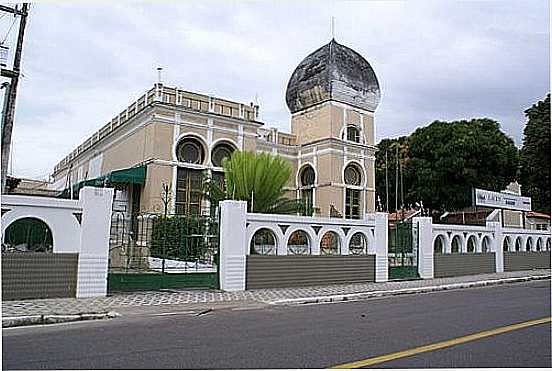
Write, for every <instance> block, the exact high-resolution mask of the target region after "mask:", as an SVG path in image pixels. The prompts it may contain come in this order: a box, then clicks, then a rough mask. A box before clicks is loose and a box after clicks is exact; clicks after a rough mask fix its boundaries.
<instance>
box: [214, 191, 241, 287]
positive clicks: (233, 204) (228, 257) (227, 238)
mask: <svg viewBox="0 0 552 371" xmlns="http://www.w3.org/2000/svg"><path fill="white" fill-rule="evenodd" d="M246 215H247V202H245V201H231V200H227V201H222V202H220V232H219V239H220V263H219V270H220V288H221V289H222V290H224V291H244V290H245V262H246V255H247V241H246Z"/></svg>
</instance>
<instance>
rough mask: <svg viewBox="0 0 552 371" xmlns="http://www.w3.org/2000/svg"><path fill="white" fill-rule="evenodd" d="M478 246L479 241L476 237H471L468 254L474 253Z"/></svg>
mask: <svg viewBox="0 0 552 371" xmlns="http://www.w3.org/2000/svg"><path fill="white" fill-rule="evenodd" d="M476 244H477V240H476V239H475V236H470V238H468V252H470V253H474V252H475V245H476Z"/></svg>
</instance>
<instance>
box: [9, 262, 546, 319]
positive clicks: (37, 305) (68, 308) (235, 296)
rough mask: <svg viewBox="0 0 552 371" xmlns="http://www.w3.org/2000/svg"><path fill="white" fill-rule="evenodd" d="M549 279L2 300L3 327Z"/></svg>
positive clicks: (497, 276) (508, 276)
mask: <svg viewBox="0 0 552 371" xmlns="http://www.w3.org/2000/svg"><path fill="white" fill-rule="evenodd" d="M547 278H550V269H544V270H531V271H518V272H504V273H493V274H482V275H476V276H463V277H452V278H435V279H429V280H414V281H392V282H385V283H358V284H343V285H326V286H312V287H298V288H278V289H257V290H247V291H244V292H222V291H216V290H170V291H169V290H167V291H146V292H133V293H120V294H114V295H111V296H108V297H105V298H91V299H72V298H68V299H41V300H24V301H3V302H2V326H3V327H8V326H10V323H13V318H27V317H33V318H35V321H38V322H36V323H45V322H48V321H45V318H46V319H48V318H54V320H55V322H60V321H62V320H61V319H62V318H63V316H66V317H67V318H73V320H79V317H78V316H80V319H92V318H99V317H101V316H103V317H104V318H108V317H110V316H114V315H115V312H117V311H125V309H127V310H128V309H131V308H136V309H138V307H149V308H148V309H154V310H155V307H160V306H166V307H171V308H172V307H174V306H180V307H185V306H189V307H196V308H197V307H198V305H200V306H201V305H205V306H212V305H217V306H220V305H222V306H223V307H224V306H225V305H226V306H229V305H233V306H239V305H240V303H242V304H243V305H251V303H259V304H265V305H270V304H273V305H274V304H301V303H316V302H331V301H345V300H362V299H366V298H370V297H374V296H387V295H400V294H413V293H420V292H429V291H438V290H450V289H458V288H466V287H475V286H487V285H494V284H503V283H512V282H521V281H526V280H532V279H547ZM161 310H162V309H160V311H161ZM149 312H151V310H149ZM108 313H109V315H108ZM83 315H84V316H83ZM87 316H88V317H90V318H88V317H87ZM36 318H38V319H36ZM10 319H12V322H10ZM40 320H42V322H40ZM19 321H20V322H21V321H23V320H19ZM12 325H13V324H12Z"/></svg>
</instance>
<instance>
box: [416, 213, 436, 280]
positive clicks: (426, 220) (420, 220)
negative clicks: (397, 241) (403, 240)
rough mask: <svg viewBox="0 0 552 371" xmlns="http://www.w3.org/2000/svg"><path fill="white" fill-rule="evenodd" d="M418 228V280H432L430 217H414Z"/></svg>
mask: <svg viewBox="0 0 552 371" xmlns="http://www.w3.org/2000/svg"><path fill="white" fill-rule="evenodd" d="M412 222H413V223H414V225H416V226H417V228H418V274H419V275H420V278H424V279H427V278H433V241H432V237H433V233H432V232H433V231H432V220H431V217H427V216H425V217H415V218H413V220H412Z"/></svg>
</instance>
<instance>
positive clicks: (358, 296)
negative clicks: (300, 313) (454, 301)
mask: <svg viewBox="0 0 552 371" xmlns="http://www.w3.org/2000/svg"><path fill="white" fill-rule="evenodd" d="M550 278H551V275H549V274H548V275H538V276H526V277H514V278H499V279H493V280H485V281H473V282H461V283H452V284H446V285H439V286H424V287H413V288H406V289H396V290H381V291H366V292H356V293H351V294H338V295H325V296H315V297H306V298H295V299H280V300H275V301H271V302H269V303H268V304H270V305H300V304H316V303H337V302H343V301H359V300H365V299H371V298H376V297H383V296H397V295H408V294H421V293H427V292H435V291H445V290H455V289H465V288H471V287H483V286H494V285H502V284H506V283H515V282H525V281H533V280H545V279H550Z"/></svg>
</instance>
